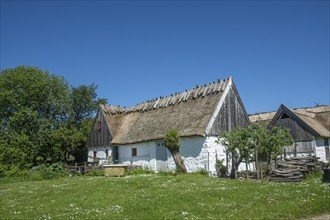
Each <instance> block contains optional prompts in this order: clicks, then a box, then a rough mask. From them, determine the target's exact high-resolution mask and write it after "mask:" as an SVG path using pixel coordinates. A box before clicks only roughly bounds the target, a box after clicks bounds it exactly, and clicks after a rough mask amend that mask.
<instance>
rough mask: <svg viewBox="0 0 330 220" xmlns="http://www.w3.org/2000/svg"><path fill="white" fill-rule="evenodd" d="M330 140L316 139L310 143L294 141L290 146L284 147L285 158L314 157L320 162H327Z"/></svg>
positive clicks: (329, 156)
mask: <svg viewBox="0 0 330 220" xmlns="http://www.w3.org/2000/svg"><path fill="white" fill-rule="evenodd" d="M329 142H330V138H321V137H318V138H316V139H315V140H310V141H296V142H295V143H294V144H293V145H292V146H288V147H285V154H284V155H283V156H286V157H287V158H290V157H294V156H316V157H319V160H320V161H323V162H327V161H329V159H330V152H329Z"/></svg>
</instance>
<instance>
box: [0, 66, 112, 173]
mask: <svg viewBox="0 0 330 220" xmlns="http://www.w3.org/2000/svg"><path fill="white" fill-rule="evenodd" d="M96 89H97V86H95V85H94V84H92V85H89V86H85V85H82V86H78V87H70V86H69V84H68V82H67V81H66V80H65V79H64V78H63V77H60V76H56V75H53V74H50V73H48V72H47V71H43V70H40V69H38V68H36V67H29V66H18V67H16V68H14V69H5V70H1V71H0V148H1V152H0V164H1V167H2V168H3V169H2V168H1V167H0V173H1V170H12V171H13V172H12V173H15V172H16V171H17V172H18V170H19V169H26V168H28V167H31V166H32V165H33V164H37V158H38V161H46V160H48V161H49V160H50V161H52V162H58V161H66V160H67V159H68V158H69V155H71V156H74V157H75V159H76V160H77V161H84V160H86V155H87V153H86V141H87V136H88V132H90V129H91V123H90V121H91V118H92V117H93V116H94V114H95V112H96V110H97V107H98V104H99V103H102V104H105V103H106V100H105V99H96V96H97V95H96ZM4 149H5V151H4ZM5 166H6V167H5ZM15 170H16V171H15Z"/></svg>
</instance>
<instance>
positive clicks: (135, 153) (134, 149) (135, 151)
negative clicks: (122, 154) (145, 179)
mask: <svg viewBox="0 0 330 220" xmlns="http://www.w3.org/2000/svg"><path fill="white" fill-rule="evenodd" d="M136 156H137V149H136V147H134V148H132V157H136Z"/></svg>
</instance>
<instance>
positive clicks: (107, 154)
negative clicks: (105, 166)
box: [105, 149, 109, 158]
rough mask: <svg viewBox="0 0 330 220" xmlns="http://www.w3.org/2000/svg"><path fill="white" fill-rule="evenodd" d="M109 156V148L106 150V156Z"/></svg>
mask: <svg viewBox="0 0 330 220" xmlns="http://www.w3.org/2000/svg"><path fill="white" fill-rule="evenodd" d="M108 156H109V150H108V149H106V150H105V158H108Z"/></svg>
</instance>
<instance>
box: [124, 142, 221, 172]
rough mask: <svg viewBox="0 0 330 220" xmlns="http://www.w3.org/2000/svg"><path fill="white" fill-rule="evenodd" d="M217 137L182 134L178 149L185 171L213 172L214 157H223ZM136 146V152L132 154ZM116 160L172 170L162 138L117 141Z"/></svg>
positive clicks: (150, 167)
mask: <svg viewBox="0 0 330 220" xmlns="http://www.w3.org/2000/svg"><path fill="white" fill-rule="evenodd" d="M216 141H217V137H215V136H213V137H198V136H194V137H182V138H181V140H180V146H181V147H180V153H181V156H182V157H183V158H184V163H185V165H186V168H187V171H188V172H195V171H198V170H207V171H209V173H211V174H213V175H216V170H215V163H216V159H224V160H226V154H225V151H224V148H223V147H222V146H220V145H219V144H217V143H216ZM132 148H136V153H137V155H136V156H132ZM118 150H119V163H120V164H125V165H137V166H141V167H143V168H145V169H150V170H154V171H162V170H164V171H174V170H175V169H176V166H175V163H174V161H173V157H172V155H171V153H170V152H169V151H168V150H167V149H166V148H165V147H164V145H163V141H161V140H159V141H148V142H143V143H136V144H126V145H119V146H118Z"/></svg>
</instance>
